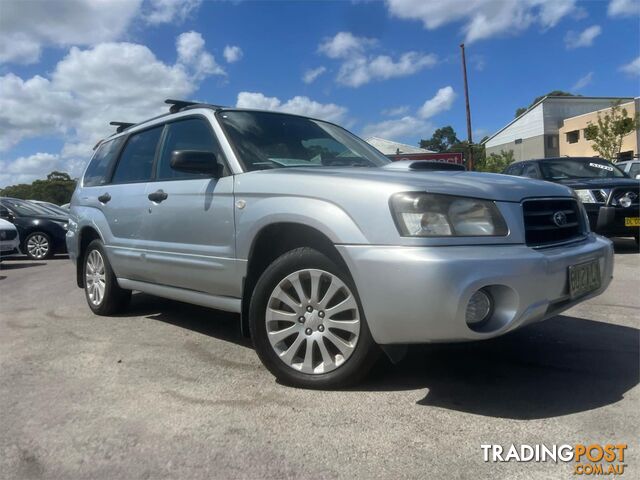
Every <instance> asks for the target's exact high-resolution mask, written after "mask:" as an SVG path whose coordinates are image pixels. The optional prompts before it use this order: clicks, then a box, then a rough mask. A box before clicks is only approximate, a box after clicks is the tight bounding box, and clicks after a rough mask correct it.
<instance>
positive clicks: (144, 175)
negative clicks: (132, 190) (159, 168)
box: [112, 126, 164, 183]
mask: <svg viewBox="0 0 640 480" xmlns="http://www.w3.org/2000/svg"><path fill="white" fill-rule="evenodd" d="M163 128H164V126H159V127H155V128H152V129H150V130H145V131H144V132H140V133H134V134H132V135H131V136H130V137H129V140H127V144H126V145H125V146H124V150H123V151H122V155H120V161H119V162H118V166H117V167H116V171H115V173H114V174H113V181H112V183H133V182H148V181H149V180H151V172H152V170H153V160H154V158H155V156H156V150H157V148H158V141H159V140H160V136H161V134H162V129H163Z"/></svg>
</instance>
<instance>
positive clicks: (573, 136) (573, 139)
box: [566, 130, 580, 143]
mask: <svg viewBox="0 0 640 480" xmlns="http://www.w3.org/2000/svg"><path fill="white" fill-rule="evenodd" d="M566 136H567V143H578V140H580V130H574V131H572V132H567V133H566Z"/></svg>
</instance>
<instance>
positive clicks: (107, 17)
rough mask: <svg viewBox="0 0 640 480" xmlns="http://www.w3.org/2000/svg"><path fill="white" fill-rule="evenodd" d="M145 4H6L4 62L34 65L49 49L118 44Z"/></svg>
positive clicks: (74, 0)
mask: <svg viewBox="0 0 640 480" xmlns="http://www.w3.org/2000/svg"><path fill="white" fill-rule="evenodd" d="M141 1H142V0H111V1H92V0H65V1H57V2H56V1H51V2H46V1H38V2H27V1H22V2H21V1H14V2H2V7H1V8H0V10H1V13H0V62H15V63H22V64H29V63H34V62H36V61H38V59H39V58H40V54H41V51H42V48H43V47H44V46H46V45H53V46H58V47H64V46H69V45H94V44H96V43H99V42H104V41H110V40H114V39H116V38H118V37H120V36H121V35H123V33H124V32H125V31H126V29H127V27H128V26H129V24H130V23H131V21H132V20H133V18H134V17H135V16H136V15H137V14H138V12H139V9H140V4H141Z"/></svg>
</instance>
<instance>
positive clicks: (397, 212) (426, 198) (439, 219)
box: [390, 192, 509, 237]
mask: <svg viewBox="0 0 640 480" xmlns="http://www.w3.org/2000/svg"><path fill="white" fill-rule="evenodd" d="M390 205H391V213H392V214H393V217H394V219H395V221H396V225H397V226H398V230H399V231H400V234H401V235H402V236H403V237H442V236H457V237H475V236H495V237H501V236H505V235H507V233H509V230H508V228H507V224H506V223H505V221H504V218H502V215H501V214H500V211H499V210H498V207H496V204H495V203H494V202H492V201H489V200H480V199H476V198H466V197H455V196H452V195H440V194H433V193H418V192H409V193H396V194H395V195H393V196H392V197H391V201H390Z"/></svg>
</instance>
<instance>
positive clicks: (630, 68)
mask: <svg viewBox="0 0 640 480" xmlns="http://www.w3.org/2000/svg"><path fill="white" fill-rule="evenodd" d="M620 71H621V72H623V73H626V74H627V75H634V76H640V57H638V58H636V59H634V60H631V61H630V62H629V63H627V64H625V65H622V66H621V67H620Z"/></svg>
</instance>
